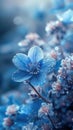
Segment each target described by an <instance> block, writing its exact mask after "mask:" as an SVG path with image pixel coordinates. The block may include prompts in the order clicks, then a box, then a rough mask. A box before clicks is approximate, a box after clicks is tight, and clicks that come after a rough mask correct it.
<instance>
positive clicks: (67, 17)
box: [57, 9, 73, 24]
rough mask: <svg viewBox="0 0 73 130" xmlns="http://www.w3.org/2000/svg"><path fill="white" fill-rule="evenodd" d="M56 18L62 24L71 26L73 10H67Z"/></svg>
mask: <svg viewBox="0 0 73 130" xmlns="http://www.w3.org/2000/svg"><path fill="white" fill-rule="evenodd" d="M57 18H58V20H60V21H61V22H63V23H64V24H71V23H73V10H71V9H69V10H67V11H66V12H64V13H63V14H62V15H59V14H58V15H57Z"/></svg>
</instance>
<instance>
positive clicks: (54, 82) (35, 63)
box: [0, 3, 73, 130]
mask: <svg viewBox="0 0 73 130" xmlns="http://www.w3.org/2000/svg"><path fill="white" fill-rule="evenodd" d="M63 5H64V3H63V4H62V5H61V7H63ZM72 14H73V10H70V9H69V10H66V11H64V12H61V14H57V15H56V16H57V20H54V21H53V20H52V21H50V22H48V24H47V26H46V28H45V30H46V33H47V36H46V38H45V39H46V40H45V39H44V40H42V39H41V38H40V37H39V35H38V34H36V33H30V34H28V35H26V36H25V39H24V40H22V41H21V42H19V43H18V45H19V47H20V49H19V52H18V53H17V54H16V55H15V56H14V57H13V59H12V62H13V64H14V65H15V67H16V71H15V72H14V73H13V75H12V79H13V80H14V81H15V82H18V88H15V90H13V91H11V90H10V91H9V92H6V93H5V94H4V95H2V96H1V107H0V130H73V16H72Z"/></svg>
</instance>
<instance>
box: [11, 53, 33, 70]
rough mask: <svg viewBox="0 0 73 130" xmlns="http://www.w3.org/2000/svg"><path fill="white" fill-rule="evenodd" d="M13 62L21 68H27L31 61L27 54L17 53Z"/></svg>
mask: <svg viewBox="0 0 73 130" xmlns="http://www.w3.org/2000/svg"><path fill="white" fill-rule="evenodd" d="M12 61H13V63H14V64H15V66H16V67H17V68H18V69H20V70H26V69H28V68H29V67H28V64H29V63H30V62H31V61H30V59H29V58H28V57H27V55H25V54H22V53H18V54H16V55H15V56H14V57H13V59H12Z"/></svg>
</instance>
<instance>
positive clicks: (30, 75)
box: [12, 46, 55, 86]
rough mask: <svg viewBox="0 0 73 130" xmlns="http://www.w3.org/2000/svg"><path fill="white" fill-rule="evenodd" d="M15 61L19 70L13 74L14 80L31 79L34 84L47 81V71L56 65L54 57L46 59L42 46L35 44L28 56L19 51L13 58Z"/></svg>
mask: <svg viewBox="0 0 73 130" xmlns="http://www.w3.org/2000/svg"><path fill="white" fill-rule="evenodd" d="M12 61H13V63H14V64H15V66H16V67H17V68H18V70H17V71H16V72H15V73H14V74H13V80H15V81H16V82H23V81H26V80H29V81H30V83H31V84H32V85H34V86H38V85H40V86H41V85H42V84H43V83H45V81H46V76H47V73H50V72H51V70H52V69H53V67H54V66H55V60H54V59H51V58H49V59H47V58H46V59H45V58H44V55H43V51H42V49H41V48H40V47H38V46H34V47H32V48H31V49H30V50H29V52H28V56H27V55H25V54H22V53H18V54H16V55H15V56H14V58H13V60H12Z"/></svg>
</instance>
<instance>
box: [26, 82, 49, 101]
mask: <svg viewBox="0 0 73 130" xmlns="http://www.w3.org/2000/svg"><path fill="white" fill-rule="evenodd" d="M27 83H28V84H29V85H30V86H31V87H32V88H33V90H34V91H35V92H36V93H37V95H38V96H39V97H40V98H41V99H42V100H43V101H44V102H46V103H51V102H50V101H48V100H47V99H46V98H44V97H43V96H42V95H41V94H40V93H39V92H38V91H37V90H36V88H35V87H34V86H33V85H32V84H31V83H30V82H29V81H27Z"/></svg>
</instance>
